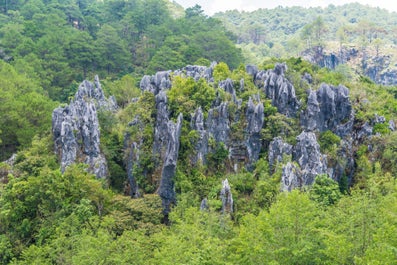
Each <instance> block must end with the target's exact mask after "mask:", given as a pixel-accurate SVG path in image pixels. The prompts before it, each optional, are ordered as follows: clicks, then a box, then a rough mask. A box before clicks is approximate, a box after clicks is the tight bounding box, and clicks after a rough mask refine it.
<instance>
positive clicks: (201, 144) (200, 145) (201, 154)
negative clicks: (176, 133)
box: [190, 107, 208, 164]
mask: <svg viewBox="0 0 397 265" xmlns="http://www.w3.org/2000/svg"><path fill="white" fill-rule="evenodd" d="M190 127H191V128H192V130H195V131H197V133H198V139H197V143H196V146H195V150H196V154H195V158H194V159H193V163H194V164H197V163H198V162H199V163H202V164H205V157H206V155H207V153H208V134H207V131H206V130H205V128H204V114H203V111H202V110H201V107H198V108H197V109H196V111H195V112H194V114H193V115H192V119H191V123H190Z"/></svg>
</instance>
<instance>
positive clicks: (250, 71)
mask: <svg viewBox="0 0 397 265" xmlns="http://www.w3.org/2000/svg"><path fill="white" fill-rule="evenodd" d="M245 71H246V72H247V73H248V74H249V75H251V76H252V77H253V78H255V77H256V74H257V73H258V67H257V66H256V65H252V64H247V65H246V66H245Z"/></svg>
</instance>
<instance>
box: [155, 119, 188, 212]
mask: <svg viewBox="0 0 397 265" xmlns="http://www.w3.org/2000/svg"><path fill="white" fill-rule="evenodd" d="M181 126H182V114H179V116H178V121H177V123H176V124H175V123H174V122H172V121H169V122H168V124H167V133H168V142H167V151H166V155H165V160H164V164H163V169H162V172H161V181H160V187H159V192H158V193H159V195H160V197H161V200H162V206H163V214H164V216H165V219H167V216H168V213H169V212H170V210H171V204H175V203H176V197H175V189H174V177H175V172H176V164H177V160H178V153H179V137H180V134H181Z"/></svg>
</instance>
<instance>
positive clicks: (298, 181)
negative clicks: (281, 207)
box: [281, 162, 303, 191]
mask: <svg viewBox="0 0 397 265" xmlns="http://www.w3.org/2000/svg"><path fill="white" fill-rule="evenodd" d="M302 186H303V180H302V172H301V170H300V168H299V167H298V166H296V165H295V164H294V163H291V162H288V163H287V164H286V165H285V166H283V168H282V174H281V189H282V190H283V191H292V190H293V189H296V188H300V187H302Z"/></svg>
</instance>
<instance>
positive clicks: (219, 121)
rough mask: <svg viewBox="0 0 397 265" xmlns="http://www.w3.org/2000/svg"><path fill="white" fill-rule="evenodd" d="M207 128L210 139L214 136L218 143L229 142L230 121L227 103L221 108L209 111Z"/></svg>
mask: <svg viewBox="0 0 397 265" xmlns="http://www.w3.org/2000/svg"><path fill="white" fill-rule="evenodd" d="M206 127H207V131H208V133H209V135H210V137H211V136H212V137H213V138H214V139H215V141H216V142H223V143H227V142H228V139H229V133H230V121H229V113H228V103H227V102H222V103H221V104H220V106H218V107H215V108H212V109H210V110H209V111H208V119H207V121H206Z"/></svg>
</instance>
